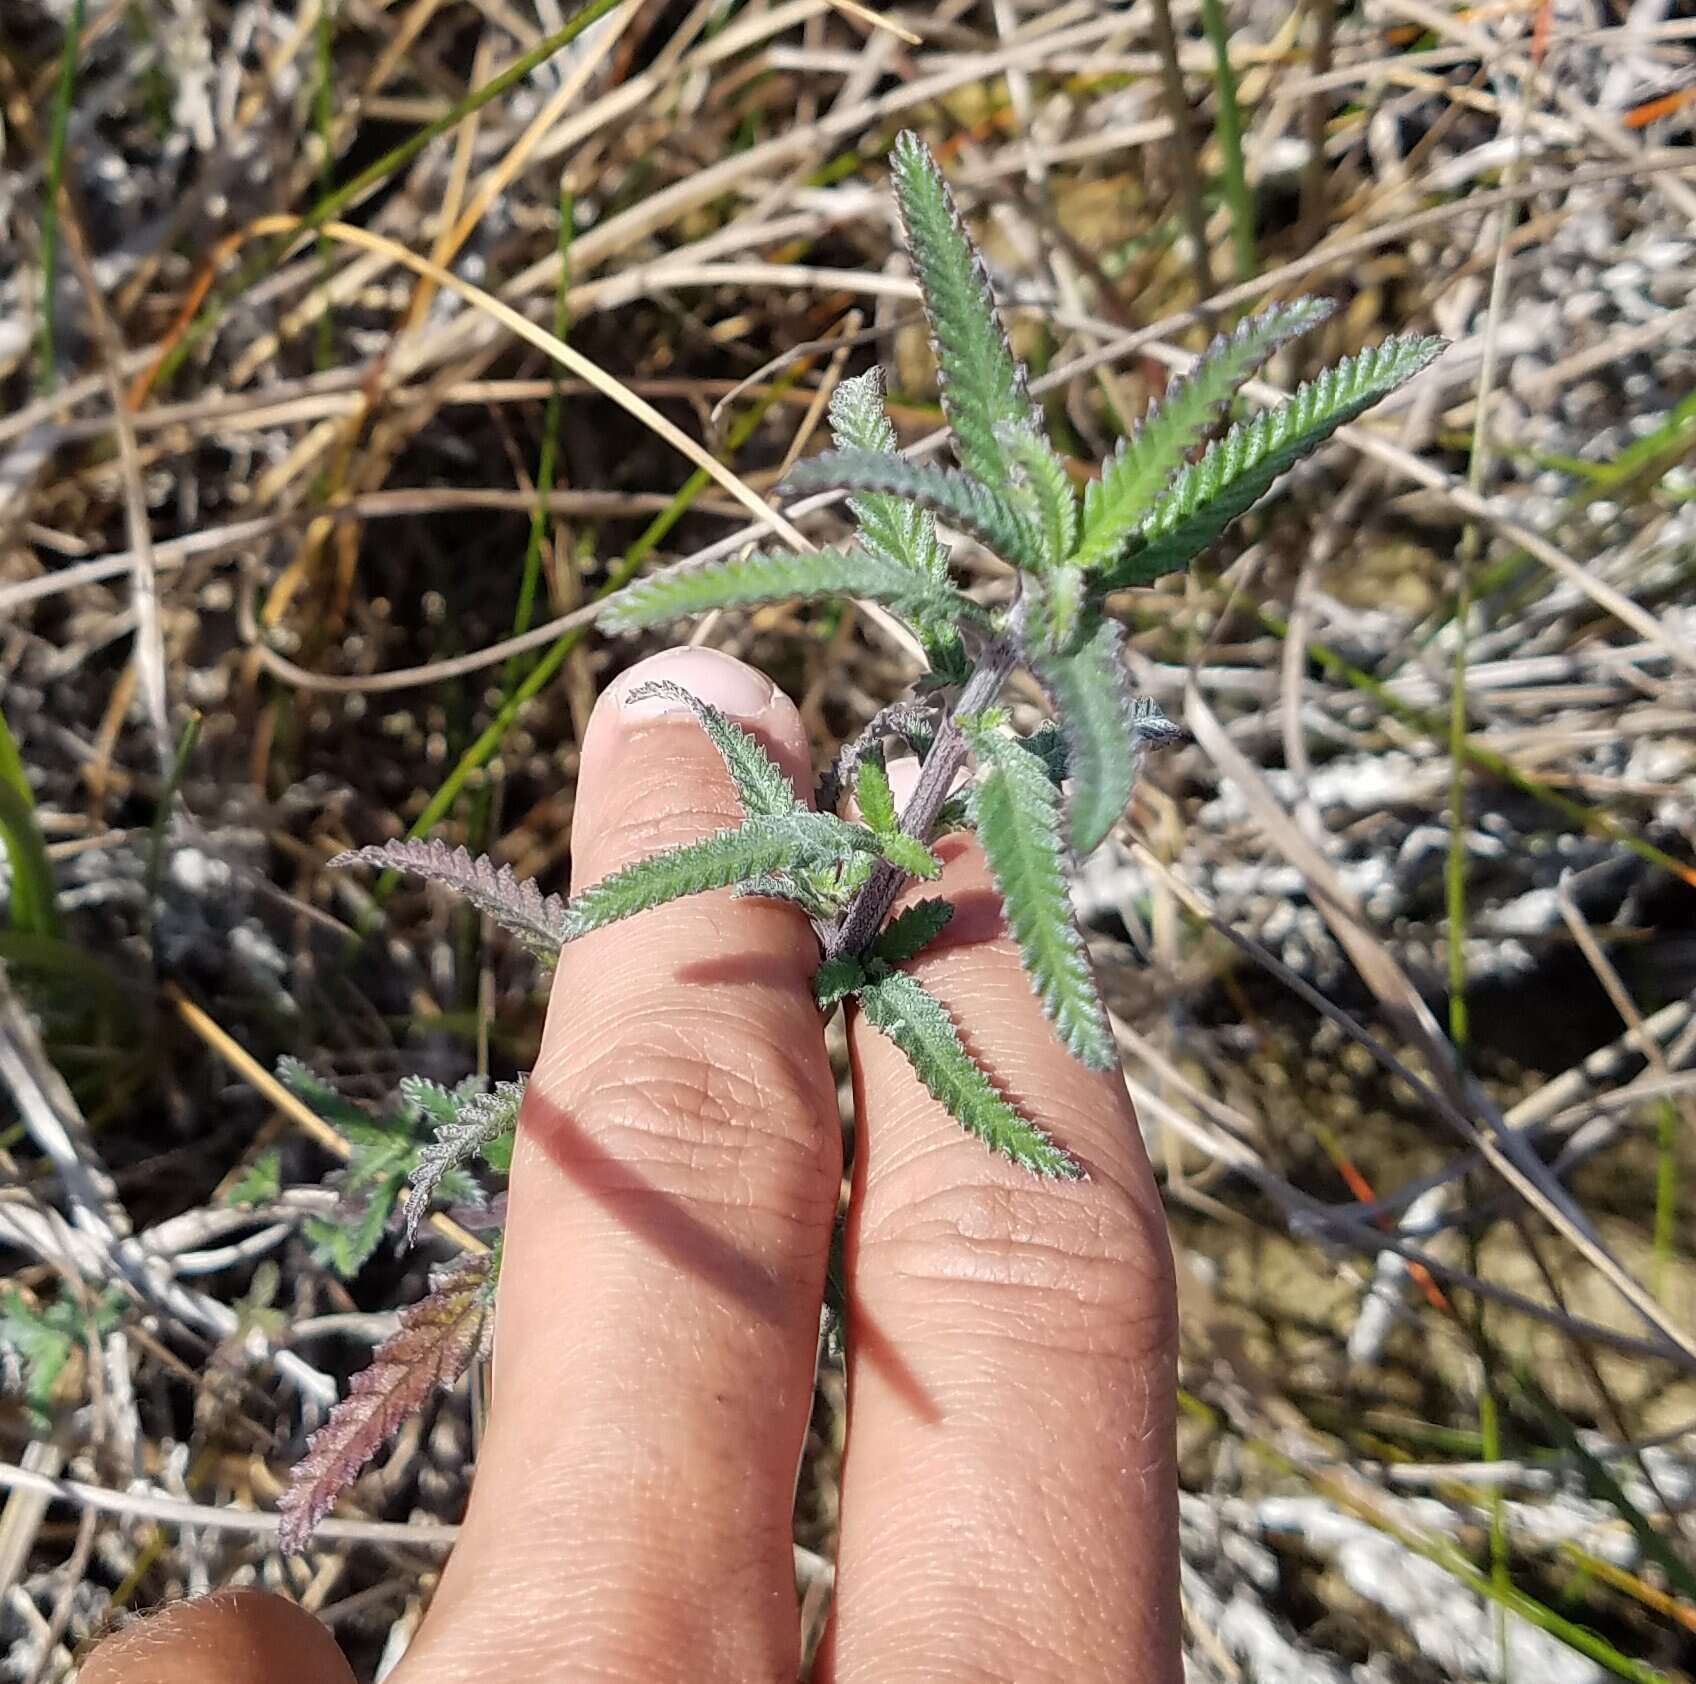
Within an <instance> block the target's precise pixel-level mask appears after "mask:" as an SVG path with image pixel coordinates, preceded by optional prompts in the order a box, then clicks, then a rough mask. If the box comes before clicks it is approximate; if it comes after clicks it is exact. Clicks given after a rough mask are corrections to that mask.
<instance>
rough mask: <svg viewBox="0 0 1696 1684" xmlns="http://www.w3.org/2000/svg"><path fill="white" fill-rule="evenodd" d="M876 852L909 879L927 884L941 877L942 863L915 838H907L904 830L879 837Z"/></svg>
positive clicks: (893, 831)
mask: <svg viewBox="0 0 1696 1684" xmlns="http://www.w3.org/2000/svg"><path fill="white" fill-rule="evenodd" d="M877 850H878V852H879V853H880V854H882V855H883V857H884V858H885V859H886V860H888V861H889V863H890V864H891V865H893V866H898V867H899V868H900V869H901V870H902V871H904V872H906V873H907V875H908V876H909V877H920V878H923V879H925V880H926V881H927V882H928V881H929V880H930V879H931V878H933V877H940V876H941V875H942V861H941V860H939V859H938V858H937V857H936V855H935V854H933V853H932V852H931V851H930V849H929V848H927V847H926V846H925V845H924V843H922V842H921V841H920V840H919V839H918V838H917V837H916V836H909V835H908V834H907V833H906V832H905V831H904V830H892V831H890V832H888V833H887V834H886V835H883V836H880V837H879V838H878V839H877Z"/></svg>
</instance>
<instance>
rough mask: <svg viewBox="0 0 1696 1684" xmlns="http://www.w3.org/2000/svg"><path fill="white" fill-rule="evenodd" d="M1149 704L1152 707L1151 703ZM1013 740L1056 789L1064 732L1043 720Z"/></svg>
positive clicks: (1061, 774) (1062, 772)
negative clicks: (1038, 765) (1032, 759)
mask: <svg viewBox="0 0 1696 1684" xmlns="http://www.w3.org/2000/svg"><path fill="white" fill-rule="evenodd" d="M1149 705H1150V706H1151V707H1152V706H1153V703H1150V704H1149ZM1161 717H1162V718H1164V717H1165V715H1164V714H1162V715H1161ZM1013 741H1014V742H1016V743H1017V744H1018V745H1019V747H1020V748H1022V749H1023V750H1024V751H1025V753H1026V754H1029V755H1032V756H1034V757H1035V758H1036V759H1037V760H1038V761H1039V762H1040V763H1041V765H1042V769H1043V772H1044V774H1045V775H1046V776H1047V778H1048V781H1049V782H1050V783H1051V784H1053V785H1054V787H1055V788H1056V789H1058V788H1059V787H1060V786H1061V785H1062V784H1063V783H1064V782H1065V781H1066V734H1065V732H1063V731H1062V730H1061V729H1060V727H1059V725H1058V724H1057V723H1056V722H1055V721H1054V720H1052V719H1045V720H1043V722H1042V723H1041V724H1040V725H1039V726H1037V728H1036V729H1035V730H1034V731H1032V732H1031V734H1030V735H1029V736H1028V737H1015V738H1013Z"/></svg>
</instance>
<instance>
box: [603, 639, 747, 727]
mask: <svg viewBox="0 0 1696 1684" xmlns="http://www.w3.org/2000/svg"><path fill="white" fill-rule="evenodd" d="M660 679H663V680H664V681H665V682H666V683H668V684H675V685H677V686H678V687H679V688H680V689H684V690H687V691H688V692H689V694H690V695H691V696H694V697H696V698H697V699H699V700H700V701H703V702H709V703H711V704H712V706H714V707H715V708H717V709H719V711H720V712H721V713H727V714H729V715H730V716H731V718H733V719H758V718H759V716H760V715H761V714H762V713H764V712H765V711H766V709H767V708H768V707H769V706H770V705H771V701H772V697H773V696H774V695H776V693H777V692H776V690H775V689H774V688H773V686H772V683H771V680H770V679H768V678H766V677H765V676H764V675H763V674H761V673H758V672H755V671H754V669H753V668H752V667H750V666H747V665H745V664H744V663H743V662H741V661H738V660H736V659H735V658H734V657H732V656H730V655H721V654H720V653H719V652H718V651H717V650H716V649H667V650H665V651H663V652H662V653H661V654H658V655H650V656H649V657H648V659H647V660H645V661H638V662H637V663H636V665H635V666H633V667H632V668H631V669H630V670H629V671H628V672H625V673H621V674H620V675H619V677H618V679H617V681H616V682H615V683H614V685H613V686H612V690H613V695H614V699H615V700H616V702H617V704H618V711H619V713H620V714H621V715H622V716H623V717H624V718H625V719H657V718H660V717H662V716H664V715H666V714H676V713H687V712H688V711H689V705H688V703H687V702H684V701H682V700H681V699H680V698H678V697H676V696H667V695H664V694H660V695H654V694H651V693H650V694H649V695H646V696H637V697H635V698H634V699H632V692H633V691H636V690H640V689H641V688H642V686H643V685H645V684H653V683H654V682H655V681H656V680H660Z"/></svg>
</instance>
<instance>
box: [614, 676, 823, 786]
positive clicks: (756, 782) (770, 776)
mask: <svg viewBox="0 0 1696 1684" xmlns="http://www.w3.org/2000/svg"><path fill="white" fill-rule="evenodd" d="M646 696H663V697H664V698H665V699H666V700H668V701H673V702H680V703H682V704H683V705H684V706H685V707H687V708H689V709H690V710H691V711H692V712H693V713H694V715H695V717H696V719H698V720H699V721H700V723H701V729H702V730H703V731H705V732H706V733H707V735H708V736H709V737H710V738H711V739H712V745H713V747H714V748H716V749H717V750H718V752H719V757H720V758H721V759H722V760H723V761H724V765H725V769H726V770H727V771H728V772H729V773H730V776H731V781H732V782H733V783H734V784H735V785H736V799H737V800H738V801H740V802H741V803H742V811H743V812H744V813H746V814H747V815H748V817H749V818H751V819H776V818H782V817H783V816H784V815H785V814H787V813H799V812H803V811H805V804H804V803H803V802H802V801H801V799H800V798H799V797H798V796H797V795H796V793H795V786H794V784H792V783H791V782H790V781H789V774H788V773H787V772H785V771H784V770H783V769H782V767H780V766H779V765H778V764H777V763H776V762H775V761H774V760H773V759H772V758H771V756H770V755H769V754H767V753H766V751H765V750H764V749H763V748H762V747H761V746H760V744H759V740H758V739H757V738H755V737H753V736H751V735H750V734H749V733H748V732H747V731H744V730H743V729H742V727H741V726H740V725H737V724H734V723H733V722H732V721H731V720H730V719H728V718H726V716H725V715H724V714H722V713H721V712H720V711H719V710H718V709H717V708H715V707H714V706H713V705H712V703H711V702H703V701H702V700H701V698H700V697H699V696H695V695H691V694H690V692H689V691H687V690H685V689H684V688H683V686H682V685H681V684H672V683H670V682H669V681H668V680H666V679H660V678H657V679H654V680H653V681H652V682H651V683H648V684H641V685H638V686H637V687H636V688H635V689H634V690H632V691H631V692H630V695H629V696H628V698H627V700H629V701H633V702H635V701H640V700H642V699H643V698H644V697H646Z"/></svg>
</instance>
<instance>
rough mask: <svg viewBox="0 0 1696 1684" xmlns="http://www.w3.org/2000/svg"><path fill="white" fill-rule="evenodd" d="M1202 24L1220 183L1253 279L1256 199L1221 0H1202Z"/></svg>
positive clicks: (1241, 276)
mask: <svg viewBox="0 0 1696 1684" xmlns="http://www.w3.org/2000/svg"><path fill="white" fill-rule="evenodd" d="M1201 27H1202V29H1203V31H1204V32H1205V33H1206V36H1207V40H1208V44H1209V45H1210V46H1211V47H1212V48H1213V89H1214V97H1215V98H1216V99H1217V100H1218V102H1219V114H1218V118H1217V121H1216V122H1215V124H1214V130H1215V132H1216V133H1217V135H1218V136H1219V152H1220V155H1221V157H1222V159H1223V161H1224V162H1223V173H1222V177H1221V181H1220V185H1221V186H1222V187H1223V188H1224V190H1225V203H1226V204H1227V205H1229V206H1230V207H1231V251H1232V254H1233V255H1234V257H1235V259H1236V266H1237V279H1238V280H1239V281H1252V280H1253V279H1254V274H1255V270H1256V269H1257V268H1258V267H1259V264H1258V260H1257V258H1256V256H1255V250H1254V200H1253V199H1252V198H1251V197H1250V196H1249V190H1248V172H1247V170H1246V169H1244V167H1243V114H1242V108H1241V107H1240V106H1239V105H1238V104H1237V73H1236V71H1234V70H1233V69H1232V68H1231V34H1230V30H1229V29H1228V28H1227V27H1226V24H1225V8H1224V7H1223V6H1222V5H1221V4H1220V0H1201Z"/></svg>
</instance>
